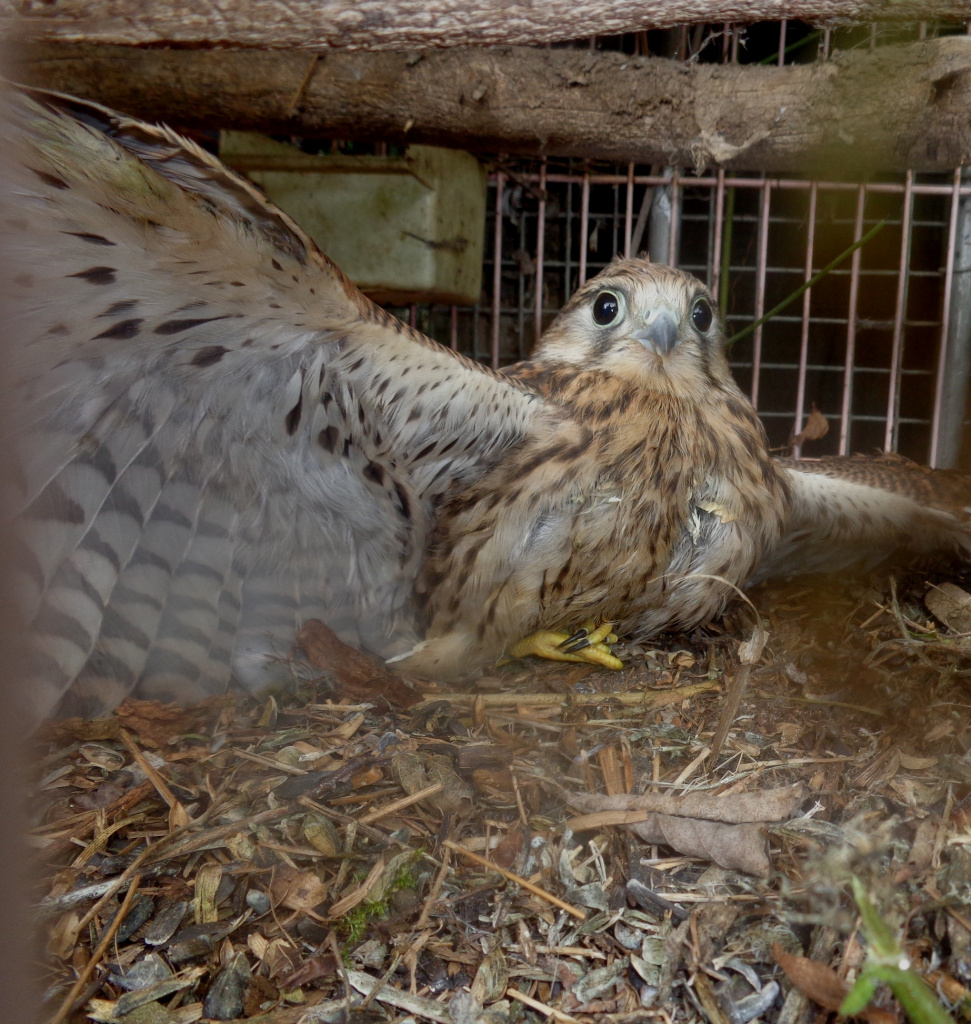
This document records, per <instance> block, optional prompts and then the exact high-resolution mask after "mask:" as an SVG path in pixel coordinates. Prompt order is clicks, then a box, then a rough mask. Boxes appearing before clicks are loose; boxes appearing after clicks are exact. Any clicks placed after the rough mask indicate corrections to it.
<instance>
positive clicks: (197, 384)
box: [0, 93, 545, 715]
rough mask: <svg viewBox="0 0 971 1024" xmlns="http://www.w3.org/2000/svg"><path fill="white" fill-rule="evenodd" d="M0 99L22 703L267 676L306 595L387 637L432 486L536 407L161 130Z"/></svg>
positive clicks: (524, 388) (366, 640)
mask: <svg viewBox="0 0 971 1024" xmlns="http://www.w3.org/2000/svg"><path fill="white" fill-rule="evenodd" d="M13 107H14V109H13V111H12V114H11V117H10V119H9V120H8V121H7V122H6V124H5V136H6V147H7V157H8V159H7V160H6V162H5V166H4V173H5V175H6V177H7V181H6V183H5V193H4V197H3V198H4V203H3V206H4V208H3V211H2V225H0V226H2V231H3V239H2V241H3V245H4V252H5V255H6V263H5V267H4V274H5V277H6V280H5V282H4V294H5V295H6V296H9V297H10V299H11V301H10V302H9V306H10V307H11V308H9V309H8V310H7V315H8V318H9V320H8V332H9V333H10V335H11V336H12V337H13V338H14V339H15V342H16V344H15V346H14V350H13V351H12V353H10V358H9V360H8V362H9V364H10V365H9V366H7V367H6V370H7V380H8V381H10V382H11V383H10V386H9V388H8V393H7V401H8V406H9V409H10V412H11V416H10V422H11V424H12V425H13V427H14V430H15V444H14V445H13V447H12V453H11V452H8V453H7V454H6V455H5V456H4V464H3V466H2V469H3V471H4V480H5V482H10V483H11V487H10V489H9V493H8V494H7V501H6V504H7V508H8V510H10V511H12V512H14V513H18V514H20V515H21V517H22V523H23V537H24V539H25V541H26V542H27V543H26V544H24V545H23V554H22V558H21V562H20V565H19V571H18V593H19V597H20V602H21V608H22V613H23V619H24V623H23V624H24V626H25V627H29V628H30V629H31V630H32V631H33V632H34V634H35V637H36V655H35V658H34V661H33V670H32V671H33V675H34V677H35V678H34V679H33V680H32V684H31V686H30V687H29V692H30V698H29V699H30V702H31V704H32V711H33V713H34V714H35V715H41V714H46V713H48V712H49V711H50V710H51V709H52V708H53V707H55V706H56V705H57V704H58V702H61V707H62V710H74V711H83V712H86V713H98V712H103V711H105V710H106V709H108V708H110V707H111V706H112V705H113V704H115V703H116V702H117V701H118V700H119V699H120V698H121V697H122V696H123V695H124V694H126V693H130V692H133V691H136V690H137V692H139V693H141V694H145V695H152V696H156V697H169V696H178V697H180V698H183V699H190V698H193V697H200V696H203V695H205V694H207V693H212V692H216V691H218V690H221V689H222V688H223V687H225V685H226V684H227V682H228V680H229V677H230V671H231V669H230V666H231V665H232V666H233V670H234V671H235V672H236V674H237V675H238V676H240V677H241V678H242V679H243V681H244V682H246V681H249V682H250V683H252V684H254V685H256V684H259V683H263V682H266V681H268V680H271V679H273V678H275V677H278V675H279V671H280V661H281V660H282V659H283V658H284V657H285V656H286V653H287V650H288V648H289V646H290V644H291V642H292V639H293V637H294V635H295V633H296V630H297V629H298V628H299V626H300V624H301V623H302V621H303V620H304V619H305V618H307V617H310V616H317V617H323V618H325V619H328V620H331V621H332V622H333V623H334V624H335V625H336V626H337V627H339V628H341V629H342V630H343V632H344V635H345V636H346V637H347V638H348V639H350V640H352V641H355V642H358V643H361V644H363V645H365V646H368V647H370V648H372V649H374V650H376V651H377V652H379V653H389V652H391V651H394V650H396V649H399V648H400V647H401V646H402V645H404V646H407V645H409V644H410V643H411V642H413V640H414V636H413V634H412V632H411V629H412V624H411V617H410V595H411V590H412V585H413V582H414V577H415V575H416V573H417V569H418V564H419V559H420V555H421V552H422V550H423V547H424V537H425V532H426V530H427V528H428V521H429V515H430V508H431V505H432V503H433V502H434V500H435V499H436V496H437V495H439V494H441V493H443V492H444V491H445V490H446V489H447V488H448V487H449V486H450V485H451V484H452V483H453V482H454V481H456V480H462V479H465V478H467V477H474V476H475V475H476V474H477V473H479V472H481V471H482V468H483V466H484V465H488V463H489V461H490V460H493V459H494V458H496V457H498V455H499V454H500V453H501V452H502V451H503V450H505V449H507V448H508V447H509V446H511V445H514V444H516V443H517V442H518V440H519V439H520V438H521V437H522V436H523V434H524V433H525V432H526V431H527V429H533V428H535V426H536V424H537V423H538V422H539V421H540V420H541V419H542V417H543V416H544V415H545V413H544V406H543V403H542V402H540V401H539V400H538V399H537V397H536V395H535V393H534V391H533V390H532V388H531V387H530V386H529V385H528V384H525V383H516V382H513V381H510V380H506V379H504V378H503V377H502V376H501V375H498V374H494V373H492V372H491V371H489V370H487V369H485V368H483V367H481V366H480V365H479V364H477V363H473V362H471V361H469V360H466V359H463V358H462V357H459V356H456V355H455V354H454V353H452V352H450V351H449V350H447V349H444V348H442V347H440V346H438V345H436V344H435V343H433V342H431V341H430V340H428V339H427V338H425V337H423V336H422V335H420V334H418V333H417V332H415V331H413V330H410V329H409V328H407V327H405V326H404V325H402V324H401V323H399V322H398V321H397V320H395V319H394V318H393V317H391V316H389V315H388V314H386V313H385V312H384V311H383V310H380V309H379V308H377V307H376V306H374V305H373V304H372V303H370V302H369V301H368V300H367V299H365V298H364V297H363V296H362V295H361V294H360V293H359V292H358V291H357V290H356V289H355V288H354V287H353V285H351V284H350V283H349V282H348V281H347V280H346V278H345V277H344V276H343V274H342V273H341V272H340V270H339V269H338V268H337V267H336V266H335V265H334V264H332V263H331V262H330V261H329V260H327V259H326V257H324V256H322V255H321V254H320V253H319V252H318V251H317V250H316V248H315V247H314V245H313V243H312V242H311V241H310V240H309V239H308V238H307V237H306V236H305V235H304V234H303V233H302V232H301V231H300V230H299V229H298V228H297V227H296V226H295V225H294V224H293V223H292V222H291V221H290V220H289V219H288V218H287V217H286V216H285V215H283V214H282V213H280V212H279V211H277V210H276V209H274V208H273V207H272V206H270V205H269V204H268V203H267V202H266V200H265V199H264V198H263V197H262V195H261V194H260V193H259V192H258V191H257V190H256V189H255V188H254V187H253V186H252V185H250V184H249V183H247V182H246V181H245V180H244V179H241V178H239V177H237V176H236V175H234V174H233V173H231V172H229V171H228V170H227V169H226V168H224V167H223V166H222V165H220V164H219V163H218V161H216V160H214V159H213V158H212V157H211V156H209V155H208V154H207V153H205V152H204V151H203V150H201V149H199V148H198V147H196V146H195V145H194V144H192V143H190V142H187V141H186V140H184V139H181V138H179V137H178V136H177V135H175V134H174V133H172V132H170V131H168V130H166V129H164V128H153V127H150V126H148V125H145V124H143V123H141V122H138V121H135V120H132V119H129V118H126V117H123V116H120V115H117V114H114V113H112V112H110V111H108V110H105V109H104V108H101V107H98V106H95V105H93V104H87V103H82V102H79V101H75V100H71V99H69V98H66V97H59V96H54V95H51V94H38V93H23V94H17V95H16V96H15V98H14V100H13ZM25 692H27V688H25ZM65 694H68V696H67V697H66V698H65V696H64V695H65Z"/></svg>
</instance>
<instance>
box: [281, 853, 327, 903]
mask: <svg viewBox="0 0 971 1024" xmlns="http://www.w3.org/2000/svg"><path fill="white" fill-rule="evenodd" d="M269 892H270V899H271V900H272V901H273V905H274V906H284V907H288V908H289V909H290V910H302V911H304V912H305V913H306V912H314V911H315V910H316V908H317V907H319V906H320V904H321V903H323V901H324V900H325V899H326V898H327V886H326V885H325V884H324V883H323V882H322V881H321V880H320V879H319V878H318V877H317V876H316V875H315V874H314V872H313V871H296V870H294V869H293V868H291V867H288V866H287V865H285V864H281V865H278V866H277V867H276V868H275V869H274V871H273V878H272V879H271V881H270V887H269Z"/></svg>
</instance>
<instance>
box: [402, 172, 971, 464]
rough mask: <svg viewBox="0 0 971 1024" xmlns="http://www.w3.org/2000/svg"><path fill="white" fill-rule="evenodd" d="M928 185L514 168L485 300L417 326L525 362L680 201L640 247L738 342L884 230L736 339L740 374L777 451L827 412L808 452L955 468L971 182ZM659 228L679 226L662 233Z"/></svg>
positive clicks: (506, 178)
mask: <svg viewBox="0 0 971 1024" xmlns="http://www.w3.org/2000/svg"><path fill="white" fill-rule="evenodd" d="M927 178H928V179H929V180H926V181H918V180H916V178H915V176H914V175H912V174H908V175H906V176H905V178H904V180H903V181H900V182H876V183H871V184H867V185H860V184H852V183H845V182H811V181H806V180H800V179H785V178H765V177H756V176H728V175H726V174H724V173H723V172H718V173H717V174H716V175H714V176H709V177H702V178H696V177H693V176H692V177H691V178H682V177H681V176H680V174H679V173H678V172H677V171H675V172H673V175H672V176H669V177H665V176H664V175H663V174H662V175H658V174H654V175H652V174H645V173H638V169H637V168H634V167H629V168H627V169H626V174H624V173H590V172H587V173H569V172H566V171H562V170H554V169H552V167H547V166H546V165H545V164H540V166H539V168H538V169H537V170H528V169H525V168H523V167H521V166H520V167H518V168H516V169H514V170H512V171H510V172H506V171H499V172H496V173H494V174H493V175H492V176H491V178H490V185H489V187H490V202H489V207H490V209H491V211H492V213H491V215H490V218H489V223H488V226H487V239H488V240H489V242H490V243H491V246H490V248H491V253H490V254H489V256H488V257H487V259H486V262H485V267H484V288H483V292H484V294H483V299H482V301H481V302H480V303H479V305H477V306H475V307H471V308H454V307H453V308H445V307H412V308H411V310H410V311H409V315H410V319H411V320H412V322H414V323H417V325H418V326H420V327H422V328H423V329H425V330H426V331H428V332H429V333H431V334H432V335H433V336H435V337H438V338H439V339H440V340H443V341H446V340H447V341H448V342H449V343H450V344H451V345H452V346H453V347H455V348H458V349H460V350H462V351H465V352H467V353H469V354H471V355H474V356H475V357H477V358H480V359H484V360H486V361H489V362H491V363H492V364H493V365H494V366H499V365H502V364H504V363H508V362H512V361H515V360H517V359H521V358H524V357H525V356H526V355H528V353H529V350H530V349H531V348H532V346H533V344H534V343H535V340H536V338H537V337H538V336H539V335H540V334H541V333H542V329H543V327H545V326H546V325H547V324H548V323H549V321H550V320H551V319H552V317H553V316H554V315H555V313H556V312H557V310H558V309H559V308H560V307H561V306H562V305H563V304H564V303H565V302H566V300H567V299H568V298H569V296H570V294H571V293H572V292H573V290H574V289H575V288H576V287H577V285H578V284H580V283H582V282H583V281H584V280H586V279H587V278H588V277H590V276H592V275H593V274H595V273H597V272H598V271H599V270H600V269H601V268H602V267H604V266H606V265H607V264H608V263H609V262H610V260H611V259H612V258H613V256H614V255H615V254H617V253H620V254H624V255H630V254H631V252H633V251H636V249H637V248H638V247H637V246H635V245H634V243H635V242H637V241H638V230H637V229H638V227H641V225H642V224H643V221H644V218H643V217H640V216H639V214H640V213H641V211H642V209H643V208H644V206H645V197H647V198H648V200H649V203H648V205H649V206H650V207H652V208H653V209H654V210H657V209H658V206H659V205H660V206H663V205H665V202H666V203H669V206H670V210H671V216H670V218H669V219H668V221H667V230H664V219H663V218H658V217H657V216H656V215H655V217H653V218H650V220H649V228H648V230H646V231H645V230H643V229H642V231H641V233H640V240H641V246H640V248H644V249H651V255H652V258H655V259H660V260H663V261H665V262H668V263H671V264H674V265H678V266H681V267H682V268H684V269H686V270H689V271H691V272H692V273H694V274H696V275H697V276H699V277H700V278H702V279H703V280H706V281H707V282H708V284H709V286H710V287H711V288H712V290H713V292H714V293H715V295H716V297H718V298H719V300H720V302H721V305H722V307H723V311H724V313H725V319H726V326H727V330H728V333H729V334H732V333H733V332H735V331H737V330H739V329H741V328H742V327H744V326H746V325H748V324H750V323H751V322H753V321H754V320H756V319H758V318H759V317H760V316H761V315H762V314H763V313H764V312H765V311H766V310H768V309H770V308H771V307H772V306H774V305H775V304H776V303H777V302H779V301H781V300H782V299H783V298H784V297H785V296H786V295H788V294H790V293H791V292H792V291H794V290H795V289H796V288H797V287H798V286H799V285H800V284H802V283H803V281H806V280H808V279H809V278H810V277H811V276H812V274H813V273H814V272H815V271H816V270H818V269H819V268H820V267H821V266H823V265H825V264H826V263H827V262H829V261H830V260H831V259H832V258H833V257H834V256H836V255H838V254H839V253H840V252H842V251H844V250H845V249H846V248H848V247H849V246H850V244H851V243H852V242H854V241H856V240H858V239H859V238H861V237H862V235H863V234H864V233H865V232H866V231H867V230H868V229H869V228H870V227H872V226H873V225H874V224H876V223H877V222H878V221H880V220H884V221H885V222H886V223H885V226H884V227H883V229H882V230H881V232H880V233H879V234H878V235H877V236H876V237H875V238H873V239H872V240H871V241H870V242H869V243H868V244H867V245H866V246H865V247H864V248H863V249H861V250H857V251H856V252H855V253H854V254H853V255H852V256H851V257H850V258H848V259H847V260H846V261H845V262H844V263H843V264H842V265H841V266H840V267H838V268H837V269H836V270H834V271H832V273H831V274H830V275H829V276H828V277H827V278H825V279H823V280H822V281H821V282H820V283H819V284H817V285H816V286H815V287H813V288H811V289H810V290H809V291H807V292H806V293H805V294H804V295H803V297H802V298H801V299H799V300H797V301H796V303H794V304H793V305H791V306H790V307H789V308H788V309H787V310H785V311H784V312H783V313H781V314H779V315H778V316H776V317H775V318H773V319H772V320H771V321H770V322H769V323H767V324H766V325H765V326H764V327H762V328H759V329H757V330H756V331H755V332H754V333H753V334H752V335H750V336H749V337H748V338H747V339H745V340H743V341H742V342H740V343H739V344H738V345H737V346H734V347H733V348H732V350H731V364H732V368H733V371H734V373H735V375H736V378H737V379H738V381H739V383H740V384H741V385H742V387H743V388H745V389H746V390H747V391H748V393H749V395H750V397H751V398H752V400H753V402H754V403H755V405H756V408H758V409H759V412H760V414H761V416H762V418H763V420H764V422H765V423H766V426H767V429H768V431H769V434H770V440H771V441H772V443H773V444H774V445H778V446H782V445H785V444H787V443H788V439H789V437H790V434H791V433H794V432H795V431H797V430H798V429H799V426H800V425H801V424H802V422H803V419H804V415H805V414H806V413H807V412H808V411H809V409H810V408H811V406H812V405H814V404H815V405H816V406H817V407H818V408H819V409H820V411H821V412H822V413H823V414H824V415H825V416H826V417H827V418H828V419H829V421H830V423H831V432H830V435H829V436H828V437H827V438H826V439H824V440H822V441H818V442H813V443H812V445H811V446H808V447H807V452H806V453H807V454H812V455H819V454H828V453H831V452H839V453H846V452H848V451H852V450H872V449H874V448H885V449H887V450H895V451H902V452H903V453H905V454H907V455H910V456H911V457H913V458H916V459H920V460H922V461H927V462H929V463H931V464H940V463H942V462H943V461H947V462H950V461H953V457H952V456H953V450H954V447H955V444H956V443H959V438H957V439H955V438H954V437H949V438H942V434H941V430H942V422H943V420H944V419H945V412H946V409H945V397H946V395H947V394H948V393H949V392H951V391H953V390H954V388H955V387H958V386H961V385H962V384H963V382H961V381H957V382H955V381H953V380H950V379H949V375H948V373H947V367H948V360H947V358H946V355H947V348H948V339H949V333H951V332H949V312H950V307H951V301H950V296H951V290H952V282H953V278H954V258H953V253H954V251H955V245H956V240H957V233H958V215H959V211H960V208H961V198H962V197H964V196H969V195H971V187H969V186H968V185H962V183H961V178H960V174H959V173H958V172H955V174H954V175H953V178H952V180H951V182H950V183H946V182H944V181H941V180H936V181H935V180H933V176H927ZM648 190H653V192H654V194H653V197H652V196H651V195H650V193H648ZM651 198H653V202H650V199H651ZM658 220H660V223H661V228H662V230H660V231H657V230H653V231H652V230H651V229H652V228H655V227H656V225H657V222H658ZM639 221H640V222H641V224H639V223H638V222H639ZM659 239H660V245H661V251H660V252H658V251H656V250H657V248H658V244H659ZM664 243H666V246H665V244H664ZM952 340H953V339H952ZM944 442H946V443H944ZM944 449H947V451H946V453H945V450H944ZM945 454H947V456H948V457H947V458H946V459H944V458H942V456H944V455H945Z"/></svg>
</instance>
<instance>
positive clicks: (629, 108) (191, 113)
mask: <svg viewBox="0 0 971 1024" xmlns="http://www.w3.org/2000/svg"><path fill="white" fill-rule="evenodd" d="M20 71H21V74H20V77H21V78H22V80H25V81H27V82H29V83H32V84H37V85H42V86H46V87H48V88H53V89H58V90H60V91H63V92H71V93H76V94H77V95H80V96H84V97H87V98H90V99H95V100H99V101H101V102H103V103H105V104H107V105H109V106H112V107H115V108H117V109H120V110H123V111H125V112H128V113H132V114H136V115H138V116H140V117H142V118H145V119H148V120H153V121H156V120H157V121H164V122H167V123H169V124H171V125H173V126H174V127H178V128H183V129H187V128H188V129H192V128H196V129H199V128H236V129H250V130H255V131H263V132H269V133H274V134H284V135H291V134H292V135H304V136H318V137H324V138H328V137H331V138H356V139H376V140H384V141H387V142H405V143H407V142H426V143H433V144H438V145H445V146H455V147H461V148H465V149H470V150H473V151H479V152H491V153H496V152H504V153H510V154H545V155H570V156H577V157H589V158H594V159H602V160H610V161H616V162H621V163H624V162H627V161H631V160H633V161H636V162H638V163H665V164H677V165H681V166H684V165H687V166H694V167H698V168H701V167H705V166H712V165H721V166H724V167H728V168H734V169H758V170H766V171H798V172H800V173H804V174H816V175H849V174H852V175H855V176H857V177H858V176H860V175H861V174H865V173H867V172H869V171H871V170H900V169H903V168H911V169H913V170H918V171H930V170H944V169H948V168H952V167H954V166H956V165H958V164H960V163H966V162H968V161H969V160H971V121H969V118H968V116H967V112H968V110H969V109H971V39H969V38H968V37H966V36H951V37H947V38H943V39H933V40H927V41H924V42H920V43H912V44H909V45H906V46H896V47H886V48H880V49H877V50H875V51H872V52H871V51H866V50H863V51H850V52H845V53H838V54H837V55H836V56H835V57H834V59H833V60H832V61H828V62H826V63H817V64H805V65H796V66H791V67H785V68H777V67H760V66H748V67H739V66H734V65H723V66H718V65H702V64H696V65H688V66H686V65H683V64H679V63H676V62H673V61H669V60H664V59H661V58H650V57H628V56H624V55H623V54H619V53H602V52H594V51H583V50H547V49H535V48H512V47H508V48H490V49H485V48H479V49H467V50H461V49H450V50H434V51H423V52H412V53H410V54H409V53H390V52H389V53H333V54H328V55H325V56H320V57H311V56H309V55H306V54H285V53H279V52H265V51H263V52H261V51H253V50H248V51H228V50H222V51H203V50H160V49H149V50H138V49H131V48H127V47H80V46H78V47H75V46H67V45H55V44H33V45H31V46H27V47H23V48H22V49H21V66H20Z"/></svg>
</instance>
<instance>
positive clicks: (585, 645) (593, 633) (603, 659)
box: [500, 622, 624, 669]
mask: <svg viewBox="0 0 971 1024" xmlns="http://www.w3.org/2000/svg"><path fill="white" fill-rule="evenodd" d="M612 628H613V623H612V622H604V623H601V624H600V625H599V626H596V627H595V626H594V625H593V623H587V624H586V625H585V626H582V627H581V628H580V629H578V630H577V631H576V632H575V633H560V632H555V631H553V630H547V629H541V630H538V631H537V632H535V633H531V634H530V635H529V636H527V637H525V638H523V639H522V640H520V641H519V642H518V643H515V644H513V645H512V647H510V648H509V656H510V658H525V657H527V656H528V655H530V654H532V655H535V656H536V657H537V658H549V659H550V660H551V661H580V662H587V663H588V664H590V665H602V666H603V667H604V668H613V669H621V668H623V667H624V663H623V662H622V661H621V660H620V658H615V657H614V656H613V654H611V653H610V645H611V644H615V643H617V636H616V634H615V633H612V632H611V629H612ZM507 660H508V659H507ZM500 664H503V662H500Z"/></svg>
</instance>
